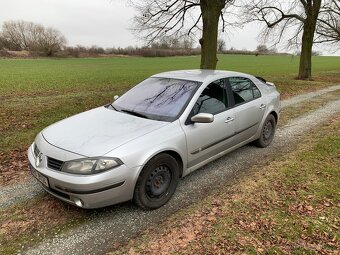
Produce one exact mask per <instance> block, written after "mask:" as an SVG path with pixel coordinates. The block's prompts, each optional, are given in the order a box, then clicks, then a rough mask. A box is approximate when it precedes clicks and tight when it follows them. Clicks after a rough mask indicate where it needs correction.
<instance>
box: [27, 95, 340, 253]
mask: <svg viewBox="0 0 340 255" xmlns="http://www.w3.org/2000/svg"><path fill="white" fill-rule="evenodd" d="M314 96H315V95H313V97H314ZM290 100H291V101H292V102H294V101H293V100H294V99H290ZM304 100H306V99H304ZM295 102H296V101H295ZM292 104H293V103H292ZM288 105H290V103H289V101H288V100H286V101H285V107H286V106H288ZM339 113H340V100H338V101H333V102H331V103H329V104H328V105H326V106H324V107H322V108H320V109H318V110H316V111H314V112H312V113H309V114H307V115H304V116H302V117H299V118H297V119H293V120H291V121H290V122H288V124H287V125H285V126H284V127H282V128H280V129H278V130H277V135H276V137H275V140H274V141H273V143H272V145H271V146H269V147H268V148H265V149H260V148H256V147H254V146H250V145H249V146H245V147H242V148H240V149H238V150H236V151H234V152H232V153H230V154H228V155H226V156H224V157H222V158H220V159H218V160H216V161H214V162H212V163H210V164H208V165H207V166H204V167H202V168H201V169H200V170H198V171H196V172H194V173H192V174H190V175H189V176H187V177H185V178H184V179H182V180H181V182H180V184H179V186H178V189H177V191H176V193H175V196H174V197H173V198H172V199H171V201H170V202H169V203H168V204H167V205H166V206H164V207H162V208H160V209H158V210H155V211H149V212H145V211H142V210H140V209H138V208H136V207H135V206H134V205H132V204H131V203H126V204H122V205H117V206H112V207H109V208H106V209H103V210H97V211H96V213H94V215H93V217H92V218H91V219H90V220H89V221H88V222H87V223H86V224H84V225H81V226H79V227H76V228H74V229H71V230H70V231H68V232H65V233H62V234H61V235H58V236H55V237H54V238H52V239H49V240H45V241H44V242H43V243H41V244H39V245H38V246H37V247H35V248H32V249H29V250H28V251H26V252H25V254H34V255H36V254H60V255H62V254H103V253H105V252H107V251H109V250H110V249H112V245H113V243H114V242H116V241H122V240H127V239H128V238H131V237H133V236H135V235H137V234H138V232H140V231H142V230H144V229H146V228H147V227H148V226H150V225H155V224H157V222H161V221H162V220H163V219H164V218H165V217H167V216H169V215H171V214H172V213H174V212H175V211H177V210H179V209H181V208H183V207H185V206H186V205H188V204H191V203H194V202H195V201H199V200H200V199H202V198H203V197H205V196H206V195H207V194H209V192H211V191H213V190H215V189H217V188H218V187H220V186H222V185H226V183H227V181H228V180H230V179H231V178H232V177H233V175H234V174H235V173H237V172H240V171H247V168H248V167H250V166H252V165H253V164H255V163H258V159H262V160H270V158H271V157H272V156H273V155H277V154H282V153H285V152H288V151H290V150H292V149H294V146H295V145H296V142H297V141H298V138H299V137H300V136H302V135H303V134H304V133H306V132H308V131H309V130H311V129H313V128H315V127H317V126H318V125H320V124H322V123H324V122H326V121H327V120H328V119H329V118H331V116H334V115H335V114H339ZM266 158H267V159H266Z"/></svg>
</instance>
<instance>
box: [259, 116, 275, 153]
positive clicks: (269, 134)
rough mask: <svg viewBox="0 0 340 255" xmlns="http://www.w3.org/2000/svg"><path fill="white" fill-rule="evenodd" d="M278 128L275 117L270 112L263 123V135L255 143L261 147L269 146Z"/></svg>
mask: <svg viewBox="0 0 340 255" xmlns="http://www.w3.org/2000/svg"><path fill="white" fill-rule="evenodd" d="M275 129H276V121H275V117H274V116H273V115H272V114H270V115H269V116H268V117H267V118H266V120H265V121H264V123H263V126H262V129H261V136H260V138H259V139H257V140H256V141H255V145H256V146H258V147H261V148H265V147H267V146H268V145H269V144H270V143H271V142H272V141H273V138H274V134H275Z"/></svg>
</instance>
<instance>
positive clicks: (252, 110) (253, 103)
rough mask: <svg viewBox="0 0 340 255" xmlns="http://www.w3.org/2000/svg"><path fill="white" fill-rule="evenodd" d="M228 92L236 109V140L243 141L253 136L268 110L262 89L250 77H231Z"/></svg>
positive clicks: (228, 81)
mask: <svg viewBox="0 0 340 255" xmlns="http://www.w3.org/2000/svg"><path fill="white" fill-rule="evenodd" d="M227 86H228V93H229V95H231V97H232V100H233V103H234V110H235V139H234V140H235V142H236V143H241V142H243V141H245V140H247V139H249V138H251V137H253V136H254V135H255V134H256V132H257V130H258V128H259V125H260V123H261V120H262V119H263V116H264V112H265V110H266V104H265V102H264V98H263V97H262V96H261V92H260V90H259V89H258V88H257V87H256V85H255V84H254V83H253V82H252V81H251V80H250V79H248V78H245V77H230V78H228V79H227Z"/></svg>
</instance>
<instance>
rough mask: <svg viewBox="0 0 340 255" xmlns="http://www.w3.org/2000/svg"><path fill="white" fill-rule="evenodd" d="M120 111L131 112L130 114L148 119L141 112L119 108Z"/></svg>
mask: <svg viewBox="0 0 340 255" xmlns="http://www.w3.org/2000/svg"><path fill="white" fill-rule="evenodd" d="M121 111H122V112H126V113H128V114H131V115H134V116H137V117H141V118H145V119H149V117H148V116H146V115H144V114H142V113H139V112H134V111H130V110H121Z"/></svg>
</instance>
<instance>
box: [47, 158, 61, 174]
mask: <svg viewBox="0 0 340 255" xmlns="http://www.w3.org/2000/svg"><path fill="white" fill-rule="evenodd" d="M63 163H64V162H63V161H60V160H58V159H55V158H50V157H47V166H48V167H49V168H51V169H54V170H58V171H60V170H61V167H62V166H63Z"/></svg>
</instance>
